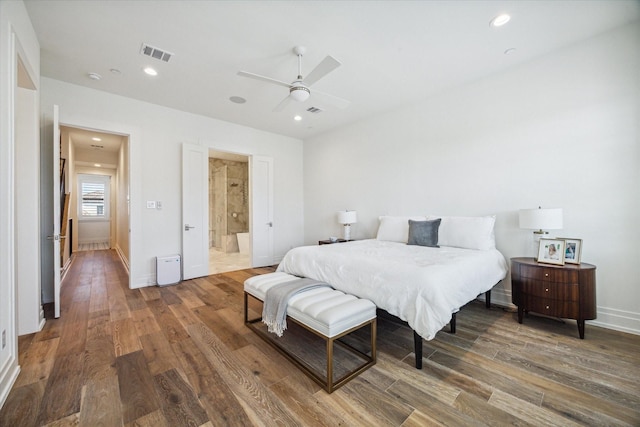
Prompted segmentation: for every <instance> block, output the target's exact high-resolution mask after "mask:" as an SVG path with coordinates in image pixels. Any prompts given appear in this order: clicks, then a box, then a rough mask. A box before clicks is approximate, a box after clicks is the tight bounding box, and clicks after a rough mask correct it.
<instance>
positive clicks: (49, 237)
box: [47, 234, 60, 240]
mask: <svg viewBox="0 0 640 427" xmlns="http://www.w3.org/2000/svg"><path fill="white" fill-rule="evenodd" d="M47 240H60V235H59V234H54V235H53V236H47Z"/></svg>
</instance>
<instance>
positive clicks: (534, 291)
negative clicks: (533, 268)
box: [522, 279, 580, 302]
mask: <svg viewBox="0 0 640 427" xmlns="http://www.w3.org/2000/svg"><path fill="white" fill-rule="evenodd" d="M522 293H523V294H526V295H530V296H533V297H540V298H549V299H554V300H566V301H571V302H578V301H579V300H580V285H578V284H568V285H565V284H564V283H554V282H543V281H540V280H531V279H522Z"/></svg>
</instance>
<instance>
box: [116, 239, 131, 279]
mask: <svg viewBox="0 0 640 427" xmlns="http://www.w3.org/2000/svg"><path fill="white" fill-rule="evenodd" d="M115 250H116V253H117V254H118V258H120V261H121V262H122V265H123V266H124V269H125V270H127V274H131V272H130V271H129V260H128V259H127V257H125V256H124V252H122V249H121V248H120V245H116V247H115Z"/></svg>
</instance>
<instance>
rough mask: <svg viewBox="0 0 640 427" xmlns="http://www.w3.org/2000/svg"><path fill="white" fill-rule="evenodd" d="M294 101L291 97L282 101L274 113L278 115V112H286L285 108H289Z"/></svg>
mask: <svg viewBox="0 0 640 427" xmlns="http://www.w3.org/2000/svg"><path fill="white" fill-rule="evenodd" d="M292 101H293V100H292V99H291V97H290V96H287V97H286V98H285V99H283V100H282V101H280V103H279V104H278V105H276V108H274V109H273V111H274V112H276V113H278V112H280V111H282V110H284V109H285V108H287V105H289V104H291V102H292Z"/></svg>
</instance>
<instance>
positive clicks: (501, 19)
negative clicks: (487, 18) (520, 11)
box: [490, 13, 511, 27]
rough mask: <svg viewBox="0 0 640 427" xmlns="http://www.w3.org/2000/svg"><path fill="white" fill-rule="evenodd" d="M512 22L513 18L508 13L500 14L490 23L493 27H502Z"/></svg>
mask: <svg viewBox="0 0 640 427" xmlns="http://www.w3.org/2000/svg"><path fill="white" fill-rule="evenodd" d="M510 20H511V16H509V15H508V14H506V13H503V14H500V15H498V16H496V17H495V18H493V19H492V20H491V22H490V24H491V26H492V27H502V26H503V25H504V24H506V23H507V22H509V21H510Z"/></svg>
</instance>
